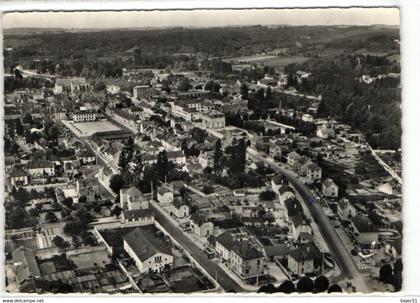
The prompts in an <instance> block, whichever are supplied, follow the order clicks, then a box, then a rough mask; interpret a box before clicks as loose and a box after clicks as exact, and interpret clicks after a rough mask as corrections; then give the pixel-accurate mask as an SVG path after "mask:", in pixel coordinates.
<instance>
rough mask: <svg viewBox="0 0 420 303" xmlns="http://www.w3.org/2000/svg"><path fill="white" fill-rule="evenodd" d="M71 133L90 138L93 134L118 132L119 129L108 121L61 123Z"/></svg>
mask: <svg viewBox="0 0 420 303" xmlns="http://www.w3.org/2000/svg"><path fill="white" fill-rule="evenodd" d="M63 123H64V124H65V125H66V126H67V127H68V128H70V130H71V131H72V132H74V133H75V134H76V135H78V136H80V137H90V136H92V135H93V134H95V133H100V132H109V131H119V130H122V129H121V128H120V127H118V126H117V125H115V124H114V123H112V122H110V121H91V122H77V123H75V122H72V121H63Z"/></svg>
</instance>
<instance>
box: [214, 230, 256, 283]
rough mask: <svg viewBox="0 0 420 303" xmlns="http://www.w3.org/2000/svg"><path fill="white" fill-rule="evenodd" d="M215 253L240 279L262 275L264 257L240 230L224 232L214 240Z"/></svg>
mask: <svg viewBox="0 0 420 303" xmlns="http://www.w3.org/2000/svg"><path fill="white" fill-rule="evenodd" d="M215 249H216V252H217V253H218V254H219V256H220V257H221V258H222V259H223V260H225V261H226V262H227V266H228V267H229V268H230V269H231V270H232V271H233V272H235V273H236V274H237V275H238V276H239V277H240V278H241V279H247V278H252V277H255V276H258V275H262V274H264V255H263V253H262V252H261V251H260V250H258V249H257V247H256V245H255V244H254V243H252V242H251V241H250V240H249V239H248V237H247V234H246V233H244V232H242V231H241V230H233V231H225V232H224V233H222V234H220V235H219V236H217V238H216V247H215Z"/></svg>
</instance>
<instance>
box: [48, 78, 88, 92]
mask: <svg viewBox="0 0 420 303" xmlns="http://www.w3.org/2000/svg"><path fill="white" fill-rule="evenodd" d="M90 89H91V86H90V84H89V83H87V82H86V79H85V78H70V79H57V81H55V86H54V94H55V95H58V94H61V93H76V92H88V91H89V90H90Z"/></svg>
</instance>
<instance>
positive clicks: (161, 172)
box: [156, 150, 169, 181]
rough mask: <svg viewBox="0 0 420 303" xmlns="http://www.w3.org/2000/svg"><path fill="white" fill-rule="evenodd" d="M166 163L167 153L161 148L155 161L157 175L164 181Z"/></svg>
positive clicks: (166, 171)
mask: <svg viewBox="0 0 420 303" xmlns="http://www.w3.org/2000/svg"><path fill="white" fill-rule="evenodd" d="M168 164H169V162H168V154H167V153H166V150H163V151H161V152H160V153H159V154H158V156H157V161H156V169H157V175H158V178H159V179H160V180H161V181H164V180H165V176H167V174H168V167H169V166H168Z"/></svg>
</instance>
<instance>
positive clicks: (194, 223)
mask: <svg viewBox="0 0 420 303" xmlns="http://www.w3.org/2000/svg"><path fill="white" fill-rule="evenodd" d="M190 224H191V228H192V230H193V232H194V233H195V234H196V235H197V236H200V237H209V236H210V235H212V234H213V228H214V225H213V222H211V221H210V220H209V218H208V217H207V216H206V215H204V214H200V213H198V212H196V213H194V214H193V215H192V216H191V218H190Z"/></svg>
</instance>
